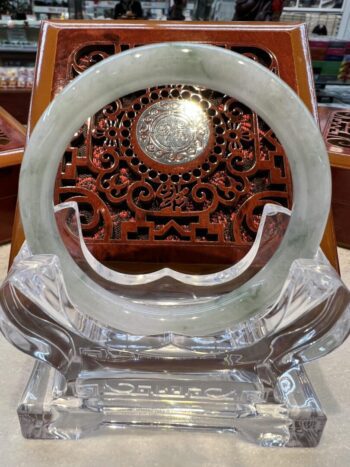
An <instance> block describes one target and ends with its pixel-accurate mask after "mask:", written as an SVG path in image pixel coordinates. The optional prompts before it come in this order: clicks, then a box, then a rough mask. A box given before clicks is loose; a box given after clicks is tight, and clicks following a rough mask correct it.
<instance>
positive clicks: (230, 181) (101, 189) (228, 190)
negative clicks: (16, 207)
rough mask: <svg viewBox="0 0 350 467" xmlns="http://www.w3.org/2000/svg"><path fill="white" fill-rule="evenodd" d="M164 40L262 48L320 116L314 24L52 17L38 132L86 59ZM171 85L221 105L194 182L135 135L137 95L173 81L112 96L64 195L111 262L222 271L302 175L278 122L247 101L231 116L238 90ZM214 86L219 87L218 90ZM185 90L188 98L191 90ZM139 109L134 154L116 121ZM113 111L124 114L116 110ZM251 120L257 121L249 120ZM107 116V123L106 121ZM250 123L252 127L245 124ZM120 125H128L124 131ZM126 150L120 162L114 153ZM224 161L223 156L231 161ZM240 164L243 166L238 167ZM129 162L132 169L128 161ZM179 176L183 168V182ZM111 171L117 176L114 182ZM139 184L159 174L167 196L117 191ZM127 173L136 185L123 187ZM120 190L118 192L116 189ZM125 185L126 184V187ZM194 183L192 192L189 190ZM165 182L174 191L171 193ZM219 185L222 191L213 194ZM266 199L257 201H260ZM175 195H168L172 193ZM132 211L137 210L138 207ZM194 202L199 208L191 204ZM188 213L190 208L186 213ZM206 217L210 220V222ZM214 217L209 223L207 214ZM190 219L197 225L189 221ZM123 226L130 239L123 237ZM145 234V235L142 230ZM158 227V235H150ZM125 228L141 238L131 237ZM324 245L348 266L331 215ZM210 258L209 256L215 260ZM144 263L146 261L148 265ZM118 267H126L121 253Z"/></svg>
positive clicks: (80, 139) (74, 163)
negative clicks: (311, 44)
mask: <svg viewBox="0 0 350 467" xmlns="http://www.w3.org/2000/svg"><path fill="white" fill-rule="evenodd" d="M163 41H194V42H198V43H210V44H215V45H217V46H220V47H226V48H233V50H236V51H238V52H240V53H245V54H250V56H251V58H252V59H256V60H259V61H261V62H262V63H263V64H264V65H265V66H267V67H269V68H270V69H273V70H274V71H275V72H276V73H278V74H279V75H280V76H281V78H282V79H283V80H284V81H285V82H286V83H287V84H288V85H289V86H291V87H292V88H293V89H294V90H295V91H296V92H297V93H298V94H299V96H300V97H301V98H302V99H303V100H304V102H305V103H306V105H307V106H308V108H309V109H310V111H311V112H312V113H313V114H314V116H315V115H316V103H315V98H314V94H313V82H312V79H311V76H312V75H311V65H310V62H309V58H308V51H307V48H306V46H305V44H306V43H307V42H306V41H305V31H304V27H303V26H301V25H296V24H282V23H276V24H273V23H266V24H265V23H264V24H256V23H252V24H249V23H247V22H246V23H244V24H243V23H234V22H230V23H213V24H211V23H207V22H205V23H203V22H201V23H185V22H184V23H181V24H179V23H173V22H153V21H145V22H143V21H120V22H113V21H106V22H101V21H99V22H94V21H91V22H89V23H86V22H79V21H62V22H60V21H53V22H44V23H43V32H42V35H41V45H40V57H41V61H40V63H39V65H40V64H41V63H45V66H41V65H40V66H38V68H37V74H36V79H35V83H34V89H33V100H32V105H31V113H30V119H29V122H28V124H29V132H31V130H32V128H33V127H34V125H35V123H36V122H37V120H38V118H39V117H40V116H41V114H42V112H43V111H44V110H45V108H46V106H47V105H48V104H49V102H50V100H51V99H52V98H53V97H54V95H55V93H57V92H58V91H60V89H62V88H63V87H64V86H65V84H67V82H68V81H69V80H70V79H72V78H74V76H76V75H77V74H79V73H81V72H82V71H83V70H84V69H86V68H87V67H89V66H91V65H92V64H93V63H95V62H96V61H99V60H102V59H104V58H105V57H107V56H110V55H111V54H113V53H119V52H120V51H123V50H126V49H128V48H130V47H136V46H139V45H144V44H149V43H157V42H163ZM170 84H172V85H173V87H172V89H171V91H174V90H178V91H179V90H180V91H181V92H187V93H189V94H187V98H188V97H191V96H193V97H195V98H196V99H198V98H199V100H200V101H202V102H204V101H205V100H210V106H211V107H210V108H211V110H212V111H215V112H217V115H212V116H208V118H209V121H210V122H211V123H210V125H211V126H210V137H209V139H208V144H207V146H205V148H204V150H203V153H201V154H199V155H198V159H196V158H194V160H193V161H191V162H188V164H190V163H191V164H192V163H193V164H194V165H195V161H196V162H197V166H196V167H195V166H194V165H193V166H191V169H190V168H189V166H188V167H186V168H184V170H183V171H182V172H181V171H180V172H181V173H183V174H185V172H186V173H189V172H191V174H192V175H191V177H192V178H191V177H190V180H186V177H188V175H186V176H185V175H184V176H185V180H184V181H183V176H182V175H181V174H180V175H181V177H180V176H179V173H176V170H175V169H171V170H170V169H169V170H167V171H165V172H166V173H164V175H167V180H164V181H161V182H160V175H161V174H162V170H163V168H164V165H163V167H162V166H161V165H157V164H156V162H155V161H154V160H152V158H151V157H149V155H147V154H146V153H147V151H146V153H144V152H143V151H142V147H140V144H138V143H137V141H136V139H135V137H134V136H133V135H135V132H134V129H135V128H136V126H137V121H138V120H139V119H140V112H141V108H140V109H138V108H136V110H134V109H133V110H130V108H132V106H134V105H137V104H138V100H140V98H141V99H142V96H144V95H147V97H148V98H149V99H150V101H149V103H148V104H144V106H143V107H142V110H143V111H145V109H146V108H147V106H151V105H154V104H156V103H157V102H162V101H164V100H166V99H173V100H175V98H174V97H172V96H170V98H169V96H168V97H166V96H165V97H164V96H162V95H161V92H162V91H163V92H169V86H167V87H166V88H167V89H165V88H164V89H159V88H157V89H155V90H140V92H139V93H136V94H135V95H133V96H124V97H123V99H122V101H123V102H122V104H123V109H120V108H118V109H117V108H116V103H112V107H109V106H108V105H106V106H105V108H104V109H101V111H100V112H99V113H98V115H96V116H92V117H91V119H89V121H88V122H86V124H85V126H84V128H83V130H82V131H80V132H78V134H77V135H76V136H75V137H74V139H73V141H72V144H71V145H70V147H69V148H68V149H67V152H66V154H65V157H64V159H63V164H62V171H61V172H60V173H59V174H58V179H57V186H56V195H55V201H56V202H57V201H59V200H60V199H62V200H65V199H74V198H75V199H78V201H79V202H80V208H81V212H82V221H83V224H84V235H85V240H86V243H87V245H88V247H89V249H90V251H91V252H92V253H93V254H94V255H95V256H96V257H97V258H98V259H99V260H102V261H104V260H106V261H109V264H111V263H110V261H128V262H129V263H128V264H126V263H123V265H124V266H125V268H126V267H128V268H129V270H130V269H132V270H134V271H135V270H136V269H137V271H140V268H141V265H140V263H141V262H143V263H147V264H144V265H143V266H144V269H143V270H150V269H152V268H153V266H152V265H151V264H150V263H159V262H163V263H164V262H165V263H177V265H175V266H178V265H179V263H182V266H181V268H182V269H187V270H188V269H190V268H191V267H192V265H193V264H194V263H196V262H197V263H199V264H200V266H197V269H196V271H197V272H198V270H199V271H204V270H205V267H206V268H207V269H206V270H208V268H209V269H210V268H211V270H213V269H215V268H217V265H219V267H220V266H221V267H222V265H224V264H228V263H233V262H235V261H237V260H239V259H240V258H241V257H242V256H244V255H245V254H246V252H247V251H248V250H249V248H250V246H251V242H252V240H253V238H254V235H255V232H256V227H257V224H258V222H259V214H260V212H261V207H262V204H263V203H264V202H266V199H272V200H273V201H275V202H279V203H282V204H284V205H287V206H290V203H291V184H290V183H291V182H290V178H289V172H288V167H287V166H286V164H285V159H284V156H283V153H282V154H281V155H280V147H279V144H278V141H276V138H275V136H274V135H273V133H272V132H269V130H268V128H267V127H266V126H265V125H264V123H263V122H261V121H260V120H259V118H258V117H257V116H256V115H254V114H252V112H250V110H249V109H245V108H244V107H243V106H241V105H240V104H239V103H235V105H236V106H238V107H239V109H240V110H241V111H242V113H240V110H239V111H238V115H237V116H236V117H237V118H236V119H235V121H234V122H232V126H231V127H230V126H229V127H228V125H227V121H225V118H227V116H228V113H227V112H228V111H227V110H226V109H225V105H226V106H227V103H228V101H230V98H232V100H231V101H230V105H231V103H232V102H234V96H219V95H217V94H215V93H212V91H210V90H207V91H205V90H197V89H195V90H192V89H187V88H185V87H181V83H169V85H170ZM175 85H176V86H175ZM153 91H154V92H155V93H156V94H157V93H158V94H157V95H155V97H154V98H153V97H152V92H153ZM206 92H207V93H209V95H206V94H205V93H206ZM157 96H158V97H157ZM185 96H186V94H185ZM180 98H182V99H184V98H185V99H186V97H181V96H180ZM203 105H206V104H203ZM113 106H114V107H113ZM222 106H223V107H222ZM208 110H209V109H206V111H208ZM231 110H232V109H231ZM128 112H134V114H131V116H128V118H129V120H130V125H131V126H130V127H129V128H128V131H129V138H130V149H131V150H132V151H133V156H127V155H126V149H128V148H126V147H125V146H123V145H122V144H121V142H122V138H127V137H126V136H123V135H122V138H121V140H120V142H115V141H116V140H115V136H116V135H114V134H113V128H112V127H113V126H115V125H116V122H118V125H119V126H120V128H119V127H118V128H119V129H120V130H122V126H123V125H124V123H125V122H126V120H125V118H126V117H125V115H124V114H127V113H128ZM122 113H123V115H124V116H122ZM109 114H115V115H114V116H113V117H112V118H109ZM214 118H217V119H218V121H217V123H215V122H213V120H214ZM222 119H224V124H223V127H224V140H225V141H224V143H220V142H219V143H218V144H216V141H217V137H218V135H217V134H216V132H215V129H216V128H219V127H220V125H221V120H222ZM286 121H287V116H286ZM122 123H123V125H122ZM247 123H248V124H250V125H252V126H251V127H249V129H248V125H247ZM98 124H100V125H101V128H97V126H98ZM109 128H111V131H112V133H111V132H110V130H109ZM244 128H245V129H246V130H245V131H243V130H244ZM231 130H232V131H231ZM118 131H119V130H118ZM122 131H125V135H126V134H127V133H126V129H125V128H123V130H122ZM219 131H221V129H219ZM106 132H107V133H108V134H106ZM234 132H235V134H234ZM231 133H232V135H231ZM243 133H244V134H243ZM120 134H121V133H120V131H119V133H118V138H119V135H120ZM233 134H234V136H233ZM253 135H254V136H253ZM110 141H112V143H110ZM123 141H125V139H124V140H123ZM220 141H221V140H220ZM222 144H224V145H226V146H225V151H226V153H225V151H224V150H222V153H219V154H216V153H215V152H214V154H215V156H216V157H217V162H215V163H214V162H212V161H213V160H214V159H212V161H210V156H214V154H213V148H215V146H219V147H220V148H223V146H222ZM141 146H142V145H141ZM123 148H124V149H123ZM107 150H109V152H108V151H107ZM216 150H217V151H218V150H219V149H216ZM94 151H95V156H94V155H93V153H94ZM113 151H114V152H113ZM230 151H231V152H230ZM232 151H234V155H233V152H232ZM266 151H267V156H266ZM130 154H131V153H130ZM229 154H231V155H230V156H229ZM225 155H226V157H225ZM114 158H115V159H114ZM133 158H134V162H135V163H136V160H135V159H138V161H139V162H138V163H136V164H132V163H131V159H133ZM207 159H209V162H207ZM114 160H115V161H116V162H113V161H114ZM98 161H99V162H98ZM145 162H147V163H145ZM96 163H97V165H98V164H99V163H100V164H101V165H102V167H103V170H100V167H97V165H96ZM113 163H115V164H116V165H115V167H117V166H118V167H119V169H116V171H115V173H114V174H113V175H114V178H113V175H111V174H112V172H113V170H114V169H111V167H112V165H111V164H113ZM117 164H119V165H117ZM203 164H209V167H207V165H205V166H204V168H203ZM220 164H222V166H221V167H220ZM228 164H229V165H230V167H231V168H232V170H233V171H234V173H231V172H228V169H227V165H228ZM180 165H181V164H180ZM180 165H178V166H177V168H179V167H180ZM250 165H251V166H250ZM260 165H261V169H260V168H259V167H260ZM121 169H125V170H123V172H121ZM196 169H197V170H198V171H199V172H197V171H196V172H195V175H193V171H194V170H196ZM207 169H208V170H207ZM108 170H110V171H108ZM145 170H146V171H145ZM154 172H156V177H154V178H152V177H149V175H150V174H151V175H152V176H154ZM163 172H164V170H163ZM221 172H224V174H222V173H221ZM198 174H199V175H198ZM176 175H177V176H179V181H177V178H176ZM223 175H224V176H223ZM102 176H103V177H104V178H103V180H104V179H105V178H106V183H105V185H106V186H103V185H102ZM172 176H173V180H172V179H171V177H172ZM226 177H227V178H226ZM180 179H181V182H180ZM194 179H195V180H197V185H198V183H199V181H200V182H201V183H205V184H208V185H210V190H211V191H210V192H209V191H208V192H207V198H208V201H210V202H212V201H211V199H212V198H213V199H214V201H215V202H217V205H216V206H215V203H214V204H211V205H210V206H206V205H205V202H204V200H203V199H199V200H197V201H196V200H195V199H192V198H193V188H194V186H195V185H194V181H192V180H194ZM174 180H175V181H174ZM107 182H109V183H111V185H109V186H110V189H109V188H108V183H107ZM185 182H186V183H185ZM238 182H239V183H238ZM136 183H149V185H150V186H151V187H152V190H151V193H152V191H153V193H155V194H153V195H152V194H151V195H150V196H151V197H152V196H153V197H155V198H154V199H152V200H151V199H150V200H147V199H145V198H147V196H146V193H145V192H144V195H143V197H142V198H143V199H141V197H140V195H139V194H136V196H138V198H139V199H138V200H136V201H134V202H133V203H134V204H131V199H130V200H129V201H128V200H126V201H120V200H119V201H118V202H115V198H116V196H117V197H120V196H122V195H123V194H124V191H125V186H126V185H127V186H128V187H130V186H131V185H132V186H135V184H136ZM123 184H126V185H124V187H123V186H122V185H123ZM166 184H167V185H166ZM175 184H176V190H179V189H180V188H181V196H180V201H179V196H178V193H176V194H174V193H173V195H172V196H173V198H172V205H169V199H170V198H171V196H169V194H170V193H171V189H173V185H175ZM112 186H113V188H112ZM159 187H160V188H159ZM113 189H115V190H116V191H115V192H113V193H112V190H113ZM120 189H121V191H120V193H119V194H117V191H118V190H120ZM185 189H188V190H189V191H188V192H186V193H184V190H185ZM70 190H71V191H70ZM123 190H124V191H123ZM158 190H159V191H158ZM162 190H164V192H163V191H162ZM208 190H209V188H208ZM157 193H158V195H157ZM161 193H162V194H163V197H161V196H160V195H161ZM263 193H266V194H267V196H266V198H264V197H263V195H262V194H263ZM165 194H166V195H167V197H166V196H165ZM212 194H214V195H215V196H212ZM107 195H108V196H109V197H110V198H111V199H112V202H111V201H110V200H109V199H108V198H107ZM209 195H210V196H212V198H209ZM248 198H249V199H251V200H252V201H251V203H250V205H248V202H249V199H248ZM133 199H134V198H133ZM135 199H136V198H135ZM219 199H221V200H224V201H229V202H228V204H225V203H223V202H221V201H220V202H219V201H218V200H219ZM254 199H255V200H256V204H254V202H253V200H254ZM95 200H96V201H95ZM230 200H231V201H230ZM127 201H128V203H129V204H128V203H127ZM163 201H164V204H162V203H163ZM208 201H207V204H208ZM191 202H192V203H193V207H191V209H193V211H192V212H191V211H188V210H186V209H188V208H189V207H190V203H191ZM89 203H90V204H89ZM123 203H124V205H123ZM176 203H179V204H176ZM152 204H153V206H152ZM161 204H162V206H161ZM135 205H136V207H135ZM185 206H187V208H185ZM124 211H129V213H128V212H126V213H125V212H124ZM136 211H137V212H136ZM189 212H191V215H189V214H188V213H189ZM178 213H180V214H181V213H182V214H181V215H178ZM169 214H171V216H170V215H169ZM192 214H193V216H192ZM232 215H234V216H233V217H235V216H238V222H237V219H236V218H235V219H234V222H235V225H236V222H237V225H238V226H239V228H238V229H236V231H233V230H232V227H231V223H233V219H232ZM129 216H130V218H129ZM152 216H153V217H152ZM191 216H192V217H191ZM132 217H135V222H133V221H132V220H131V219H132ZM170 217H171V221H173V222H172V224H168V226H167V227H166V229H167V230H166V229H165V228H164V226H165V221H167V218H168V220H169V221H170ZM205 222H207V223H206V224H205ZM196 224H199V230H198V225H197V226H196ZM204 224H205V228H204V231H203V230H202V225H204ZM136 225H139V226H140V229H141V230H140V229H136ZM106 226H107V227H106ZM241 227H242V229H241ZM145 228H146V230H144V229H145ZM188 228H189V230H186V229H188ZM133 229H134V230H133ZM147 229H148V230H147ZM119 231H120V233H119ZM232 232H233V233H232ZM118 235H120V238H117V237H118ZM133 235H134V238H132V237H133ZM147 235H148V237H150V238H149V239H146V238H145V236H147ZM162 235H163V237H162V238H161V240H152V238H153V239H154V238H155V236H158V238H159V237H160V236H162ZM213 235H214V236H215V237H213ZM233 235H235V236H233ZM122 236H124V237H123V238H127V237H128V236H129V237H130V238H128V239H127V240H125V241H124V240H123V241H122V240H121V238H122ZM167 237H169V238H167ZM176 237H178V238H176ZM216 238H219V240H216ZM22 241H23V232H22V229H21V226H20V223H17V224H16V228H15V231H14V237H13V249H12V253H11V257H12V258H13V256H14V254H15V253H16V251H18V248H19V246H20V244H21V242H22ZM323 246H324V248H325V251H326V252H327V255H328V257H329V258H330V260H331V261H332V263H333V264H334V265H335V266H337V256H336V248H335V242H334V237H333V231H332V225H331V224H329V226H328V228H327V235H326V237H325V240H324V243H323ZM133 261H134V263H132V262H133ZM204 263H207V264H206V266H204ZM210 263H211V265H210V266H209V264H210ZM215 263H216V264H215ZM135 265H137V268H136V269H135ZM118 266H119V267H120V266H121V263H120V262H119V264H118ZM156 268H159V265H158V264H155V266H154V269H156Z"/></svg>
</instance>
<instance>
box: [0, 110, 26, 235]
mask: <svg viewBox="0 0 350 467" xmlns="http://www.w3.org/2000/svg"><path fill="white" fill-rule="evenodd" d="M24 142H25V129H24V128H23V127H22V125H21V124H20V123H19V122H17V121H16V120H15V119H14V118H13V117H12V116H11V115H10V114H9V113H8V112H6V111H5V110H4V109H2V108H1V107H0V243H5V242H9V241H10V240H11V233H12V225H13V219H14V214H15V209H16V200H17V189H18V176H19V167H20V166H19V163H20V162H21V160H22V156H23V147H24Z"/></svg>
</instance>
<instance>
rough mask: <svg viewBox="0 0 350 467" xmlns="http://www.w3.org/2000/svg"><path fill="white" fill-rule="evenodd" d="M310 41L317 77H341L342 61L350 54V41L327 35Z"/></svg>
mask: <svg viewBox="0 0 350 467" xmlns="http://www.w3.org/2000/svg"><path fill="white" fill-rule="evenodd" d="M309 43H310V52H311V59H312V66H313V69H314V73H315V76H316V78H317V77H321V78H325V79H334V80H335V79H337V78H338V79H339V72H340V68H341V63H342V62H343V60H344V57H345V56H346V55H348V54H350V41H341V40H336V39H334V38H329V37H325V38H317V40H315V39H310V41H309Z"/></svg>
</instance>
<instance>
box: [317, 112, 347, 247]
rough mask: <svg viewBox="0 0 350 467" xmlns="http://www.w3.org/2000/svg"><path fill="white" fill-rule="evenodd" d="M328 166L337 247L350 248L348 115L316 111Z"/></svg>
mask: <svg viewBox="0 0 350 467" xmlns="http://www.w3.org/2000/svg"><path fill="white" fill-rule="evenodd" d="M319 114H320V124H321V130H322V134H323V137H324V140H325V143H326V146H327V150H328V153H329V158H330V161H331V166H332V208H333V215H334V226H335V234H336V238H337V243H338V244H339V245H340V246H343V247H346V248H350V111H349V110H347V109H344V108H334V107H319Z"/></svg>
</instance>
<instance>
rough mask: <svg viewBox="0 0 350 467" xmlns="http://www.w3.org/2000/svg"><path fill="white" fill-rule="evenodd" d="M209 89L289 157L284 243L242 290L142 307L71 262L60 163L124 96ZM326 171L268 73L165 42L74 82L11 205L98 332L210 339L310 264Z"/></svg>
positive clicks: (316, 141)
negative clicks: (159, 89)
mask: <svg viewBox="0 0 350 467" xmlns="http://www.w3.org/2000/svg"><path fill="white" fill-rule="evenodd" d="M171 83H173V84H176V83H182V84H191V85H195V86H202V87H205V88H210V89H213V90H216V91H219V92H222V93H225V94H227V95H231V96H234V97H235V98H237V99H238V100H239V101H241V102H243V103H244V104H245V105H247V106H248V107H250V108H251V109H252V110H253V111H255V112H257V113H258V114H259V115H260V116H261V117H262V118H263V119H264V120H265V121H266V123H267V124H268V125H269V126H270V127H271V128H272V129H273V130H274V132H275V133H276V135H277V137H278V138H279V140H280V142H281V144H282V145H283V147H284V149H285V151H286V154H287V156H288V160H289V164H290V167H291V172H292V178H293V192H294V206H293V211H292V215H291V219H290V222H289V226H288V229H287V232H286V234H285V236H284V238H283V241H282V243H281V245H280V247H279V248H278V250H277V251H276V252H275V254H274V256H273V257H272V258H271V260H270V261H269V262H268V263H267V264H266V266H265V267H264V268H263V269H262V270H261V271H259V273H257V274H256V275H255V276H254V277H253V278H251V279H250V280H249V281H248V282H246V283H245V284H244V285H242V286H241V287H239V288H237V289H235V290H233V291H232V292H230V293H227V294H225V295H222V296H219V297H213V298H210V299H206V300H202V301H196V300H195V299H193V300H188V301H186V302H175V301H174V302H171V303H166V304H161V303H152V305H151V304H150V303H147V297H145V298H144V300H140V299H139V300H138V301H133V300H127V299H125V298H123V297H119V296H117V295H116V294H113V293H112V292H110V291H108V290H106V289H104V288H103V287H101V286H100V285H99V284H98V283H97V282H94V281H93V280H92V279H91V278H89V277H88V276H87V275H86V274H85V273H84V272H83V271H82V270H81V269H80V268H79V266H78V265H77V264H76V263H75V262H74V260H73V259H72V257H71V256H70V254H69V252H68V251H67V249H66V247H65V245H64V244H63V242H62V239H61V238H60V235H59V233H58V229H57V225H56V221H55V217H54V210H53V190H54V183H55V178H56V174H57V170H58V166H59V163H60V160H61V158H62V154H63V153H64V151H65V148H66V147H67V145H68V144H69V142H70V140H71V137H72V135H73V134H74V132H76V131H77V130H78V129H79V128H80V127H81V125H82V124H83V123H84V121H85V120H87V119H88V118H89V117H90V116H91V115H93V114H94V113H96V112H97V111H98V110H99V109H101V108H102V107H103V106H104V105H106V104H107V103H109V102H112V101H113V100H115V99H117V98H119V97H122V96H125V95H127V94H130V93H131V92H134V91H137V90H140V89H144V88H147V87H152V86H156V85H165V84H171ZM330 193H331V182H330V169H329V163H328V156H327V152H326V149H325V146H324V143H323V141H322V137H321V135H320V132H319V130H318V128H317V126H316V124H315V122H314V120H313V118H312V116H311V114H310V113H309V111H308V110H307V109H306V107H305V106H304V104H303V103H302V102H301V100H300V99H299V98H298V96H297V95H296V94H295V93H294V92H293V91H292V90H291V89H290V88H289V87H288V86H287V85H286V84H285V83H284V82H283V81H281V79H279V78H278V77H277V76H276V75H275V74H273V73H272V72H270V71H269V70H267V69H266V68H264V67H263V66H261V65H259V64H257V63H256V62H254V61H252V60H251V59H249V58H247V57H244V56H242V55H239V54H236V53H234V52H231V51H228V50H224V49H222V48H218V47H213V46H208V45H198V44H190V43H179V42H178V43H163V44H156V45H150V46H145V47H139V48H137V49H133V50H130V51H127V52H123V53H120V54H118V55H114V56H112V57H110V58H108V59H106V60H103V61H102V62H100V63H98V64H97V65H95V66H93V67H92V68H90V69H88V70H87V71H85V72H84V73H83V74H82V75H80V76H79V77H78V78H76V79H75V80H73V81H72V82H71V83H70V84H69V85H68V86H67V87H66V88H65V89H64V90H63V91H62V92H61V93H60V94H59V95H58V96H57V97H56V98H55V99H54V101H53V102H52V103H51V105H50V106H49V107H48V108H47V110H46V111H45V113H44V114H43V115H42V117H41V119H40V120H39V121H38V123H37V125H36V127H35V129H34V131H33V133H32V136H31V138H30V141H29V143H28V146H27V149H26V151H25V156H24V159H23V164H22V169H21V176H20V188H19V201H20V210H21V218H22V222H23V227H24V231H25V236H26V239H27V242H28V244H29V246H30V248H31V250H32V252H33V254H44V253H45V254H55V255H57V256H58V258H59V259H60V263H61V267H62V271H63V275H64V279H65V283H66V287H67V291H68V294H69V296H70V298H71V300H72V302H73V303H74V305H75V306H77V307H78V308H79V309H80V310H81V311H83V312H84V313H85V314H86V316H88V317H90V318H91V319H93V320H94V321H95V323H98V325H100V326H108V327H110V328H112V329H116V330H121V331H125V332H128V333H132V334H141V335H151V334H159V333H164V332H175V333H181V334H185V335H188V336H201V335H208V334H212V333H215V332H219V331H222V330H224V329H225V328H229V327H231V326H233V325H234V324H236V323H238V322H242V321H243V320H246V319H247V318H249V317H252V316H254V315H255V314H256V313H259V312H261V311H262V310H264V309H266V307H268V306H269V305H271V304H273V302H274V300H275V299H276V298H277V297H278V294H279V293H280V291H281V289H282V287H283V284H284V281H285V279H286V277H287V274H288V271H289V269H290V266H291V264H292V262H293V261H294V260H295V259H297V258H312V257H313V256H314V255H315V253H316V251H317V248H318V246H319V244H320V241H321V238H322V234H323V231H324V227H325V224H326V220H327V216H328V212H329V205H330Z"/></svg>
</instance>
